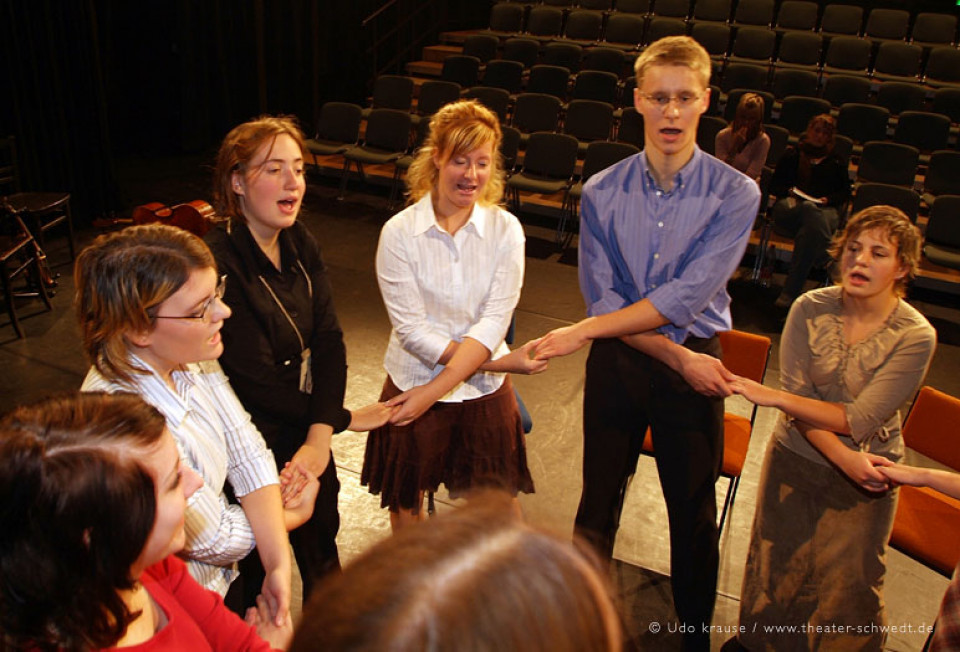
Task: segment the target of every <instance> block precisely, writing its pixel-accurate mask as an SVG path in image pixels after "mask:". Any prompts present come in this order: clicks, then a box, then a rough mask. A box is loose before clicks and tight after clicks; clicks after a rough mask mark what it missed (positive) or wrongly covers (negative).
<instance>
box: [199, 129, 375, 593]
mask: <svg viewBox="0 0 960 652" xmlns="http://www.w3.org/2000/svg"><path fill="white" fill-rule="evenodd" d="M303 151H304V143H303V134H302V133H301V132H300V130H299V128H298V127H297V126H296V124H295V123H294V122H293V121H292V120H290V119H287V118H278V117H262V118H259V119H257V120H253V121H251V122H248V123H245V124H242V125H240V126H238V127H236V128H234V129H233V130H232V131H231V132H230V133H229V134H228V135H227V137H226V139H225V140H224V141H223V144H222V145H221V148H220V153H219V155H218V158H217V166H216V171H215V175H214V186H215V187H214V197H215V201H216V205H217V213H218V215H219V216H220V217H221V218H226V219H225V222H223V223H222V224H221V225H220V226H218V227H217V228H215V229H213V230H212V231H210V233H208V234H207V236H206V241H207V244H208V245H209V246H210V249H211V250H212V251H213V254H214V257H215V258H216V261H217V266H218V268H219V271H220V273H221V274H226V275H227V276H228V277H229V282H228V283H227V284H226V294H225V296H224V302H226V303H227V304H228V305H230V307H231V309H232V310H233V317H232V319H231V320H230V324H229V325H228V326H226V327H225V328H224V329H223V330H222V335H223V342H224V353H223V356H222V357H221V358H220V363H221V364H222V365H223V368H224V370H225V371H226V373H227V375H228V376H229V377H230V381H231V384H232V385H233V388H234V390H235V391H236V393H237V396H239V398H240V400H241V402H243V405H244V407H245V408H246V409H247V410H248V411H249V412H250V415H251V417H252V418H253V421H254V423H255V424H256V426H257V427H258V428H259V429H260V432H261V433H262V434H263V437H264V439H265V440H266V441H267V444H268V445H269V446H270V447H271V448H272V449H273V452H274V455H275V456H276V459H277V464H278V465H285V464H287V463H289V462H291V461H294V462H297V463H299V465H300V466H301V467H303V468H304V469H305V470H306V471H307V472H309V473H311V474H313V475H315V476H318V477H319V479H320V494H319V496H318V497H317V502H316V507H315V510H314V515H313V517H312V518H311V519H310V521H309V522H307V523H306V524H304V525H303V526H301V527H300V528H299V529H297V530H295V531H293V532H291V534H290V541H291V543H292V544H293V549H294V552H295V554H296V558H297V563H298V565H299V567H300V571H301V574H302V576H303V585H304V597H306V596H307V595H309V589H310V587H311V585H312V583H313V581H314V580H315V579H316V578H317V577H319V576H321V575H323V574H324V573H326V572H328V571H330V570H334V569H339V566H340V562H339V557H338V553H337V544H336V535H337V530H338V529H339V525H340V518H339V514H338V511H337V493H338V490H339V487H340V483H339V481H338V480H337V472H336V465H335V464H334V461H333V458H332V455H331V453H330V441H331V437H332V435H333V433H335V432H339V431H341V430H344V429H347V428H350V429H351V430H369V429H370V428H375V427H378V426H380V425H382V424H383V423H385V422H386V420H387V418H388V417H389V416H390V414H391V410H390V409H389V408H386V407H384V406H383V405H382V404H379V403H374V404H372V405H370V406H367V407H365V408H362V409H360V410H357V411H354V412H353V413H351V412H350V411H349V410H347V409H345V408H344V407H343V398H344V389H345V385H346V377H347V363H346V349H345V347H344V344H343V333H342V332H341V330H340V325H339V323H338V322H337V316H336V313H335V311H334V308H333V301H332V298H331V295H330V284H329V282H328V280H327V275H326V269H325V267H324V264H323V260H322V259H321V257H320V247H319V246H318V245H317V242H316V240H315V239H314V238H313V236H312V235H311V234H310V232H309V231H308V230H307V228H306V227H304V226H303V225H302V224H300V223H299V222H297V219H296V218H297V215H298V214H299V212H300V203H301V201H302V199H303V195H304V191H305V188H306V183H305V181H304V176H303ZM285 475H287V474H283V473H281V480H282V481H283V480H284V476H285ZM288 486H289V482H288V483H287V485H285V487H284V491H285V493H286V491H287V487H288ZM248 559H252V560H253V561H254V562H255V556H250V557H248ZM251 570H254V572H255V569H250V568H244V570H243V573H245V574H246V575H247V578H248V581H247V583H246V585H250V588H251V590H250V591H249V592H248V591H245V593H246V594H247V595H246V597H247V598H248V599H245V600H244V602H245V603H246V604H249V603H250V601H249V597H251V596H253V597H255V595H254V594H253V589H254V588H255V587H256V586H258V583H257V582H256V581H255V580H254V581H253V582H252V583H251V582H250V581H249V578H250V577H251V575H250V573H251Z"/></svg>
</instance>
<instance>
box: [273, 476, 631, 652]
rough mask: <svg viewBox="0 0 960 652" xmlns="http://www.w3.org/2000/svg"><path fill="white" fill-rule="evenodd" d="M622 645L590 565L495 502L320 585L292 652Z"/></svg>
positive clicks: (405, 534)
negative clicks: (309, 651) (308, 651)
mask: <svg viewBox="0 0 960 652" xmlns="http://www.w3.org/2000/svg"><path fill="white" fill-rule="evenodd" d="M620 647H621V628H620V620H619V616H618V615H617V610H616V608H615V607H614V599H613V597H612V594H611V590H610V587H609V584H608V582H607V581H606V580H605V579H604V576H603V571H601V570H600V568H599V563H598V562H597V561H596V559H595V557H594V556H593V555H592V554H591V553H590V552H587V550H586V547H585V546H584V547H583V548H580V547H577V546H575V545H574V544H573V543H571V542H570V541H569V540H561V539H559V538H557V537H555V536H553V535H550V534H546V533H544V532H541V531H539V530H537V529H535V528H533V527H531V526H529V525H527V524H525V523H523V522H522V521H520V520H519V519H518V518H517V517H516V516H515V515H513V514H512V512H511V509H510V502H509V497H507V496H506V495H499V494H498V495H488V496H483V497H482V498H480V499H479V500H478V501H476V502H472V504H470V505H468V506H466V507H464V508H462V509H458V510H456V511H455V512H453V513H450V514H445V515H443V516H440V517H438V518H436V519H433V520H431V521H430V522H427V523H423V524H420V525H417V526H415V527H412V528H408V529H405V530H401V531H400V532H398V533H397V534H396V535H395V536H393V537H392V538H390V539H387V540H386V541H383V542H381V543H379V544H378V545H376V546H374V547H373V548H372V549H371V550H369V551H368V552H367V553H366V554H364V555H363V556H362V557H360V558H359V559H358V560H357V561H355V562H353V563H352V564H350V565H348V566H347V567H346V568H345V570H344V572H343V574H342V575H339V576H335V577H331V578H328V579H327V580H325V581H324V582H323V583H321V585H320V586H319V587H318V588H317V590H316V591H315V592H314V595H313V596H312V598H311V599H310V602H309V605H308V606H307V608H306V609H305V610H304V617H303V621H302V623H301V626H300V628H299V629H298V631H297V633H296V635H295V638H294V642H293V646H292V647H291V650H292V651H293V652H306V651H307V650H318V649H320V650H322V649H329V650H346V651H360V650H371V651H372V650H393V651H397V652H400V651H406V650H411V651H412V650H432V651H435V652H446V651H450V652H453V651H454V650H456V651H462V650H468V651H476V652H481V651H490V652H493V651H495V650H524V652H536V651H540V650H542V651H544V652H546V651H548V650H549V651H550V652H558V651H559V652H564V651H568V650H569V651H570V652H573V651H577V652H580V651H582V650H619V649H620Z"/></svg>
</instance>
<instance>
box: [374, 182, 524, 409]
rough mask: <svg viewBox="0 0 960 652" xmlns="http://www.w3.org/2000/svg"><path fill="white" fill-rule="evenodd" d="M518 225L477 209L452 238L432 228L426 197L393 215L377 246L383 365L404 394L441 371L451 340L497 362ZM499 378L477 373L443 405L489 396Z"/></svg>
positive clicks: (520, 253) (519, 256)
mask: <svg viewBox="0 0 960 652" xmlns="http://www.w3.org/2000/svg"><path fill="white" fill-rule="evenodd" d="M524 242H525V240H524V235H523V227H521V226H520V222H519V221H517V218H516V217H514V216H513V215H511V214H510V213H508V212H507V211H505V210H503V209H502V208H500V207H499V206H480V205H479V204H475V205H474V208H473V212H472V213H471V215H470V218H469V220H468V221H467V223H466V224H465V225H464V226H463V227H462V228H461V229H460V230H458V231H457V232H456V233H455V234H454V235H450V234H449V233H448V232H447V231H445V230H443V229H442V228H441V227H440V225H439V224H437V219H436V216H435V215H434V213H433V204H432V203H431V200H430V195H427V196H425V197H424V198H423V199H421V200H420V201H418V202H417V203H416V204H414V205H412V206H409V207H407V208H406V209H405V210H403V211H401V212H400V213H397V214H396V215H394V216H393V217H392V218H390V220H389V221H388V222H387V223H386V224H385V225H384V226H383V230H382V231H381V233H380V243H379V246H378V247H377V280H378V282H379V283H380V293H381V294H382V295H383V302H384V304H385V305H386V307H387V313H389V315H390V322H391V323H392V324H393V331H392V332H391V333H390V343H389V344H388V346H387V353H386V356H385V358H384V366H385V367H386V370H387V373H388V374H390V378H391V379H393V382H394V384H396V386H397V387H399V388H400V389H402V390H407V389H410V388H411V387H415V386H418V385H423V384H424V383H427V382H429V381H430V380H432V379H433V378H435V377H436V376H437V375H438V374H439V373H440V372H441V371H442V370H443V365H440V364H438V361H439V359H440V356H441V355H443V352H444V350H445V349H446V348H447V345H448V344H449V343H450V341H451V340H454V341H458V342H459V341H461V340H463V338H465V337H469V338H471V339H474V340H476V341H478V342H480V343H481V344H482V345H483V346H485V347H486V348H487V349H488V350H489V351H490V352H491V353H492V357H493V358H498V357H500V356H502V355H505V354H507V353H509V348H508V347H507V345H506V344H505V343H504V341H503V338H504V336H505V335H506V333H507V328H508V327H509V326H510V319H511V318H512V317H513V310H514V308H516V306H517V301H518V300H519V299H520V288H521V286H522V285H523V266H524ZM504 378H505V375H504V374H502V373H490V372H485V371H478V372H476V373H475V374H473V375H472V376H471V377H470V378H468V379H467V380H466V381H465V382H463V383H461V384H460V385H458V386H456V387H454V388H453V390H451V391H450V392H449V393H448V394H447V395H446V396H444V397H443V398H441V399H440V400H441V401H447V402H460V401H464V400H468V399H474V398H478V397H480V396H485V395H487V394H491V393H493V392H495V391H496V390H497V389H499V387H500V386H501V385H502V384H503V381H504Z"/></svg>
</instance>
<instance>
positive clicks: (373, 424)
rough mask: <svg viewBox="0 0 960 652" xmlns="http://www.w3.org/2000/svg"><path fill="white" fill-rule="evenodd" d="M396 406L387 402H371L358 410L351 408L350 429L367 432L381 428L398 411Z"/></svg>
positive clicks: (348, 427)
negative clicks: (391, 405)
mask: <svg viewBox="0 0 960 652" xmlns="http://www.w3.org/2000/svg"><path fill="white" fill-rule="evenodd" d="M396 411H397V410H396V408H395V407H390V406H388V405H387V404H386V403H371V404H370V405H365V406H363V407H362V408H358V409H356V410H350V425H349V426H347V429H348V430H353V431H354V432H366V431H367V430H373V429H375V428H379V427H380V426H382V425H383V424H385V423H386V422H387V421H389V420H390V417H391V416H393V413H394V412H396Z"/></svg>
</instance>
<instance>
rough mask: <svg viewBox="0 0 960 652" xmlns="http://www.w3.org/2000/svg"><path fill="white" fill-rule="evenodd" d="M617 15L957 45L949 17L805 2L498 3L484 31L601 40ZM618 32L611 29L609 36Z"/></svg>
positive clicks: (953, 18)
mask: <svg viewBox="0 0 960 652" xmlns="http://www.w3.org/2000/svg"><path fill="white" fill-rule="evenodd" d="M945 4H946V3H945ZM591 13H592V14H593V15H592V16H591ZM618 16H635V17H640V18H642V19H645V20H650V19H652V18H674V19H678V20H681V21H683V22H685V23H688V24H690V25H694V24H697V23H723V24H729V25H732V26H733V27H735V28H736V27H741V26H760V27H771V28H773V29H775V30H776V31H777V32H779V33H784V32H790V31H808V32H818V33H820V34H823V35H825V36H837V35H848V36H863V37H865V38H867V39H869V40H872V41H883V40H897V41H909V42H914V43H918V44H924V45H935V44H938V45H952V44H956V42H957V18H956V16H955V15H953V14H949V13H945V14H939V13H931V12H917V13H911V12H910V11H907V10H905V9H889V8H872V9H869V10H868V11H866V12H865V11H864V8H863V7H861V6H858V5H852V4H834V3H822V4H821V3H817V2H812V1H809V0H785V1H784V2H782V3H779V6H778V3H776V2H775V1H774V0H739V1H738V2H734V1H733V0H694V1H691V0H653V1H651V0H617V1H616V2H612V1H611V0H579V2H577V1H575V0H544V2H543V3H531V2H498V3H496V4H494V5H493V7H492V9H491V12H490V30H491V31H494V32H499V33H519V32H527V33H530V34H534V35H537V36H542V37H548V38H549V37H559V36H561V35H567V32H568V31H570V32H574V33H575V36H573V37H574V38H587V39H589V40H601V39H602V38H603V29H604V28H605V27H607V28H608V27H609V25H610V24H611V19H612V18H615V17H618ZM612 22H613V23H616V22H618V21H612ZM619 29H620V28H619V27H617V28H615V31H617V30H619ZM611 40H613V39H611ZM636 42H637V43H639V42H640V41H636Z"/></svg>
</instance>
